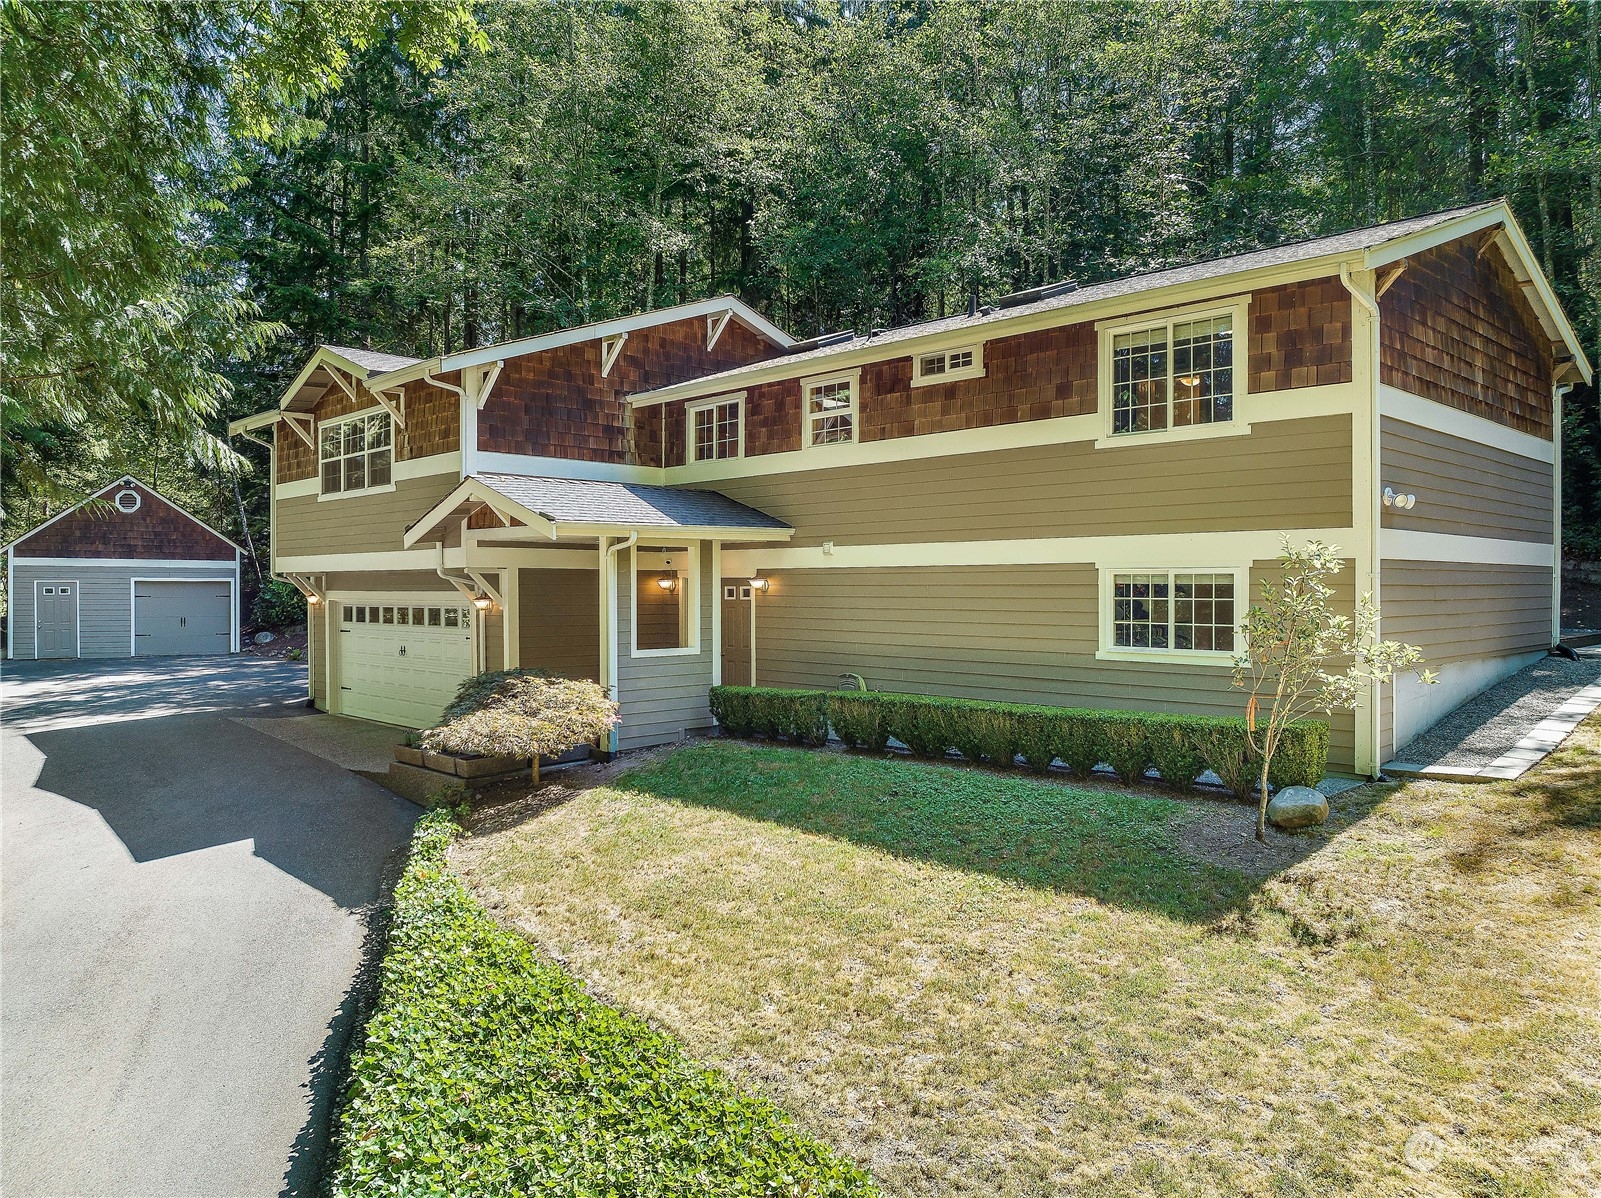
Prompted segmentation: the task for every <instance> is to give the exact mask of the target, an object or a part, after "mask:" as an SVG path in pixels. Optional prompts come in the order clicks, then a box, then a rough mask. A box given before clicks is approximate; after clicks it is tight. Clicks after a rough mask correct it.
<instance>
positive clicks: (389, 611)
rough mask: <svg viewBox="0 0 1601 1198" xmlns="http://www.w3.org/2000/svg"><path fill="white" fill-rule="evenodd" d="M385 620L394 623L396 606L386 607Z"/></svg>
mask: <svg viewBox="0 0 1601 1198" xmlns="http://www.w3.org/2000/svg"><path fill="white" fill-rule="evenodd" d="M383 622H384V623H385V624H393V623H394V622H395V609H394V608H392V607H386V608H384V614H383Z"/></svg>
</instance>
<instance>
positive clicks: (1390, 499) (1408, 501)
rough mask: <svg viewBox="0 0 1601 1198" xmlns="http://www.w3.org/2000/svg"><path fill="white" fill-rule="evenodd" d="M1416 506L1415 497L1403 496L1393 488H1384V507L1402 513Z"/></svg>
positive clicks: (1416, 500)
mask: <svg viewBox="0 0 1601 1198" xmlns="http://www.w3.org/2000/svg"><path fill="white" fill-rule="evenodd" d="M1417 505H1418V497H1417V496H1416V495H1404V494H1402V493H1401V492H1400V491H1397V490H1395V489H1394V488H1393V487H1385V488H1384V506H1385V507H1393V508H1395V509H1396V510H1397V511H1402V512H1404V511H1406V510H1408V509H1409V508H1414V507H1416V506H1417Z"/></svg>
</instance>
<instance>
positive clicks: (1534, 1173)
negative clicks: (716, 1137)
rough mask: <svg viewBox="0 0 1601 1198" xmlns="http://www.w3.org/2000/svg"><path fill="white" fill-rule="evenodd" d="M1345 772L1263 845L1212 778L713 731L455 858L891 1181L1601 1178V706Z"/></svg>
mask: <svg viewBox="0 0 1601 1198" xmlns="http://www.w3.org/2000/svg"><path fill="white" fill-rule="evenodd" d="M1333 806H1334V816H1333V819H1332V820H1331V823H1330V825H1329V826H1328V828H1326V829H1322V830H1319V832H1317V833H1315V834H1312V835H1303V836H1279V837H1276V838H1275V841H1274V847H1273V848H1272V849H1271V850H1268V851H1263V850H1259V849H1258V848H1257V847H1256V846H1255V845H1254V844H1253V843H1252V842H1251V841H1250V839H1249V836H1250V813H1249V812H1248V810H1247V809H1246V808H1244V807H1241V806H1235V805H1232V804H1228V803H1222V802H1212V801H1202V800H1193V799H1182V798H1177V797H1170V796H1167V795H1163V794H1160V793H1154V792H1143V793H1142V792H1134V791H1126V792H1122V791H1117V790H1113V789H1103V788H1096V787H1090V786H1082V785H1078V786H1074V785H1061V784H1056V783H1051V782H1044V781H1039V780H1035V779H1031V778H1028V777H1021V776H1017V775H1013V774H1000V773H996V772H992V771H988V770H982V769H961V768H952V767H949V766H941V765H933V764H924V763H917V762H908V761H904V760H887V759H878V758H869V757H866V756H862V755H855V754H844V753H837V752H836V753H830V752H806V751H798V750H791V749H780V748H772V747H758V746H755V745H750V744H742V743H735V742H727V741H711V742H703V743H699V744H695V745H691V746H689V747H687V748H683V749H680V750H678V751H676V752H672V753H668V754H662V755H660V756H658V757H656V758H654V759H652V760H649V761H647V762H645V763H644V764H643V765H641V766H640V767H639V768H636V769H634V770H633V771H632V772H628V773H623V774H620V775H618V774H616V773H613V774H612V775H610V776H607V777H604V778H603V779H602V780H601V782H600V784H598V785H592V786H590V787H589V788H588V789H569V790H564V789H563V788H562V787H560V786H558V785H552V786H548V787H546V788H545V789H544V790H543V791H541V792H540V793H539V794H537V795H535V796H533V797H532V799H531V800H530V801H529V802H528V803H527V804H526V805H525V806H523V807H522V808H520V809H519V808H512V809H508V810H504V811H502V812H500V813H498V815H494V816H492V817H491V818H490V819H488V820H486V821H485V822H484V823H483V824H482V825H480V828H479V830H478V831H477V832H476V833H475V834H473V835H472V836H469V837H467V838H465V839H464V840H462V841H460V842H458V844H457V845H456V846H455V847H454V848H453V849H452V850H451V864H452V867H453V869H454V870H455V872H456V873H457V874H458V875H459V876H460V877H461V878H462V879H464V880H465V882H466V883H467V885H468V887H469V888H470V889H471V890H472V891H473V893H475V894H476V895H478V896H479V897H480V898H481V899H482V900H483V901H484V903H486V904H487V905H488V906H489V907H490V908H491V909H492V910H493V911H494V913H495V914H496V915H497V916H498V917H499V918H500V920H501V921H503V923H504V924H506V925H508V926H510V927H512V928H515V929H516V930H518V931H519V932H521V933H523V934H524V935H525V936H526V937H527V938H528V941H529V942H531V943H532V944H533V945H535V946H537V950H538V958H537V959H539V960H546V961H551V962H555V963H557V964H559V965H560V966H562V967H563V968H564V969H565V970H566V971H568V972H570V973H571V974H573V975H575V976H576V977H578V978H579V979H581V980H582V981H583V983H584V985H585V988H586V989H587V991H588V992H589V993H590V994H593V995H595V996H596V997H597V998H600V999H603V1000H605V1001H607V1002H610V1003H613V1004H615V1005H616V1006H618V1007H620V1008H622V1009H624V1010H627V1011H630V1012H633V1013H635V1014H637V1015H639V1016H643V1017H644V1018H645V1019H647V1020H649V1022H650V1023H651V1025H652V1026H654V1027H655V1028H658V1029H660V1030H661V1031H663V1032H665V1033H668V1034H670V1035H671V1036H673V1037H674V1038H675V1039H676V1040H677V1041H678V1042H679V1043H681V1044H682V1045H683V1046H684V1049H685V1051H687V1053H688V1054H689V1055H690V1056H692V1057H693V1058H695V1059H698V1060H703V1061H706V1062H709V1063H711V1064H713V1065H716V1066H719V1067H721V1068H722V1069H724V1070H725V1071H726V1072H727V1073H728V1074H729V1075H731V1076H732V1077H733V1078H735V1079H736V1080H737V1081H739V1082H740V1083H741V1084H742V1085H743V1086H745V1087H747V1088H749V1089H754V1090H756V1091H758V1092H760V1093H763V1094H765V1095H767V1096H769V1097H771V1098H772V1099H773V1100H774V1101H775V1102H776V1103H777V1104H778V1105H779V1106H780V1107H781V1108H782V1109H784V1110H786V1111H788V1112H790V1113H791V1115H792V1116H793V1118H794V1120H795V1124H796V1126H797V1127H798V1128H799V1129H800V1132H801V1133H804V1136H805V1137H815V1138H816V1140H817V1141H821V1142H824V1143H828V1144H831V1145H833V1146H834V1147H835V1148H836V1149H838V1150H840V1151H842V1152H843V1153H845V1154H846V1155H848V1156H849V1157H851V1158H854V1160H855V1161H857V1162H859V1163H860V1164H861V1165H863V1166H865V1167H866V1168H868V1169H869V1170H870V1171H871V1173H872V1175H873V1178H874V1181H875V1182H876V1184H877V1185H878V1186H879V1187H880V1189H881V1190H882V1191H883V1192H884V1193H887V1194H896V1195H913V1194H929V1193H943V1194H964V1195H965V1194H973V1195H978V1194H985V1195H991V1194H993V1195H1019V1196H1020V1195H1034V1194H1041V1193H1056V1192H1066V1191H1072V1192H1075V1193H1081V1194H1091V1195H1097V1194H1105V1195H1113V1194H1116V1195H1124V1194H1152V1195H1155V1194H1171V1193H1240V1194H1264V1195H1265V1194H1270V1193H1271V1194H1280V1193H1284V1194H1329V1195H1335V1194H1338V1195H1380V1194H1384V1195H1388V1194H1395V1193H1401V1192H1418V1193H1440V1194H1455V1193H1462V1194H1466V1193H1473V1194H1490V1193H1520V1194H1531V1195H1539V1194H1570V1193H1589V1192H1597V1191H1601V1156H1598V1145H1601V1140H1598V1132H1601V1079H1598V1077H1597V1074H1596V1068H1595V1062H1596V1061H1597V1060H1601V1014H1598V1010H1597V1004H1596V1002H1595V978H1596V976H1597V974H1598V971H1601V931H1598V928H1601V843H1598V841H1601V717H1596V718H1592V719H1591V720H1589V721H1588V722H1587V723H1586V724H1585V725H1583V726H1582V727H1581V728H1580V729H1579V730H1578V732H1577V733H1576V734H1575V735H1574V736H1573V737H1572V738H1571V739H1570V740H1569V742H1568V743H1567V745H1566V746H1564V748H1563V749H1562V750H1560V751H1559V752H1558V753H1556V754H1554V755H1553V756H1552V757H1550V758H1549V759H1547V760H1546V761H1545V762H1544V763H1543V764H1542V765H1541V766H1540V767H1538V768H1537V769H1536V770H1534V771H1533V772H1531V773H1529V774H1528V775H1526V776H1524V777H1523V778H1522V779H1520V780H1519V781H1517V782H1513V783H1498V784H1493V785H1478V786H1471V785H1459V784H1448V783H1440V782H1414V783H1409V784H1406V785H1404V786H1399V787H1397V786H1368V787H1363V788H1360V789H1358V790H1354V791H1350V792H1347V793H1345V794H1342V795H1340V796H1338V797H1337V798H1336V799H1335V800H1334V802H1333ZM441 943H442V945H443V947H442V949H441V950H439V951H440V957H439V959H440V961H441V964H440V966H439V968H440V969H444V968H445V966H444V964H443V962H444V961H445V960H447V959H448V960H449V961H450V962H451V966H450V968H451V969H453V970H454V969H457V968H460V965H459V962H460V961H462V960H464V959H468V958H467V955H466V954H465V953H464V952H463V946H462V945H460V944H459V942H458V939H457V938H456V936H455V934H454V933H450V934H448V935H445V936H443V938H442V940H441ZM496 943H499V942H496ZM419 951H420V947H419ZM494 951H495V952H497V953H499V952H509V951H511V950H509V949H505V948H496V949H495V950H494ZM471 953H472V959H476V957H477V953H478V950H477V949H476V948H473V949H471ZM519 968H524V967H522V966H519ZM526 968H527V970H528V971H529V976H530V977H537V978H542V977H543V976H544V975H543V974H541V973H540V972H539V970H540V969H543V968H545V966H542V965H541V966H538V967H536V966H535V965H533V964H530V965H528V966H527V967H526ZM538 985H539V986H541V987H543V986H544V985H545V983H544V982H543V981H540V982H539V983H538ZM471 1001H472V1002H474V1003H476V1002H477V1001H478V1000H477V999H472V1000H471ZM484 1001H485V1002H486V1003H487V1005H486V1006H485V1007H484V1008H483V1009H484V1010H485V1011H487V1012H489V1013H490V1014H489V1018H491V1020H493V1019H495V1018H498V1014H496V1012H498V1011H500V1010H501V1009H502V1007H503V1005H504V1004H506V1003H507V1002H509V1001H510V1000H509V999H507V998H492V999H485V1000H484ZM574 1001H576V1000H574ZM585 1001H587V1000H585ZM473 1009H474V1010H477V1009H478V1008H477V1007H474V1008H473ZM426 1017H427V1018H428V1019H430V1020H444V1019H447V1018H450V1016H447V1015H446V1014H444V1013H442V1012H438V1011H433V1010H431V1009H430V1010H429V1011H428V1013H427V1014H426ZM604 1018H606V1019H610V1018H613V1017H612V1016H609V1015H607V1016H604ZM375 1026H382V1025H375ZM447 1051H448V1052H451V1053H456V1052H459V1051H460V1049H459V1048H458V1047H457V1046H455V1045H448V1046H447V1044H446V1043H444V1042H441V1044H440V1045H439V1046H437V1047H435V1048H431V1049H429V1052H430V1053H437V1052H447ZM424 1064H426V1062H425V1061H419V1062H418V1065H419V1066H421V1065H424ZM408 1067H411V1066H408ZM675 1068H676V1067H675ZM452 1076H454V1075H452ZM673 1076H680V1075H678V1074H674V1075H673ZM564 1084H565V1083H564ZM639 1084H641V1085H644V1084H645V1083H644V1081H643V1079H641V1081H640V1083H639ZM434 1101H436V1102H437V1103H438V1104H441V1109H443V1107H445V1106H448V1105H449V1104H452V1103H456V1102H461V1103H463V1104H470V1103H473V1102H476V1101H478V1097H477V1093H476V1091H475V1093H474V1095H473V1097H471V1098H462V1097H460V1095H459V1094H458V1093H456V1092H454V1091H453V1090H452V1089H451V1087H449V1086H442V1087H441V1089H440V1092H439V1096H438V1097H437V1099H435V1100H434ZM463 1109H464V1111H466V1112H469V1113H467V1114H464V1115H463V1116H462V1117H463V1118H464V1119H467V1120H469V1123H470V1124H471V1126H472V1127H474V1128H476V1127H477V1122H476V1121H477V1120H479V1119H480V1118H481V1117H487V1115H486V1116H480V1115H479V1114H477V1113H472V1106H471V1105H466V1106H464V1107H463ZM497 1109H498V1110H500V1111H501V1112H502V1113H503V1112H504V1110H505V1108H504V1107H501V1108H497ZM441 1126H448V1124H441ZM471 1135H473V1136H480V1135H483V1136H487V1135H489V1133H488V1132H486V1131H477V1130H474V1131H472V1132H471ZM796 1142H805V1143H811V1142H812V1141H810V1140H798V1141H796ZM433 1150H434V1151H438V1150H439V1149H437V1148H435V1149H433ZM812 1151H817V1152H818V1153H819V1156H818V1158H817V1159H823V1158H822V1157H821V1150H812ZM834 1159H837V1158H834ZM706 1192H741V1191H731V1190H730V1191H722V1190H719V1189H717V1188H716V1187H711V1186H709V1187H706ZM777 1192H789V1191H785V1190H779V1191H777ZM794 1192H817V1191H815V1190H814V1191H806V1190H796V1191H794Z"/></svg>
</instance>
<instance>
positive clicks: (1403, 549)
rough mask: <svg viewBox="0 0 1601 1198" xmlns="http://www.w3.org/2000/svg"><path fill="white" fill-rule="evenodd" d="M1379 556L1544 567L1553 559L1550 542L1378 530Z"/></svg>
mask: <svg viewBox="0 0 1601 1198" xmlns="http://www.w3.org/2000/svg"><path fill="white" fill-rule="evenodd" d="M1379 556H1380V557H1381V559H1382V560H1384V561H1409V562H1466V563H1469V564H1473V565H1497V566H1544V567H1545V568H1546V569H1550V568H1551V563H1552V561H1553V560H1554V559H1555V555H1554V554H1553V553H1552V548H1551V546H1550V545H1549V544H1545V543H1543V542H1540V541H1504V540H1499V539H1497V538H1495V537H1464V536H1458V535H1457V534H1455V533H1445V532H1417V531H1415V530H1413V529H1407V528H1381V529H1379Z"/></svg>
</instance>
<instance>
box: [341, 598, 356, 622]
mask: <svg viewBox="0 0 1601 1198" xmlns="http://www.w3.org/2000/svg"><path fill="white" fill-rule="evenodd" d="M355 612H356V609H355V608H353V607H351V606H350V604H348V603H347V604H345V605H344V606H343V607H341V608H340V609H339V619H340V621H341V622H343V623H345V624H349V623H352V622H353V621H354V619H355Z"/></svg>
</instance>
